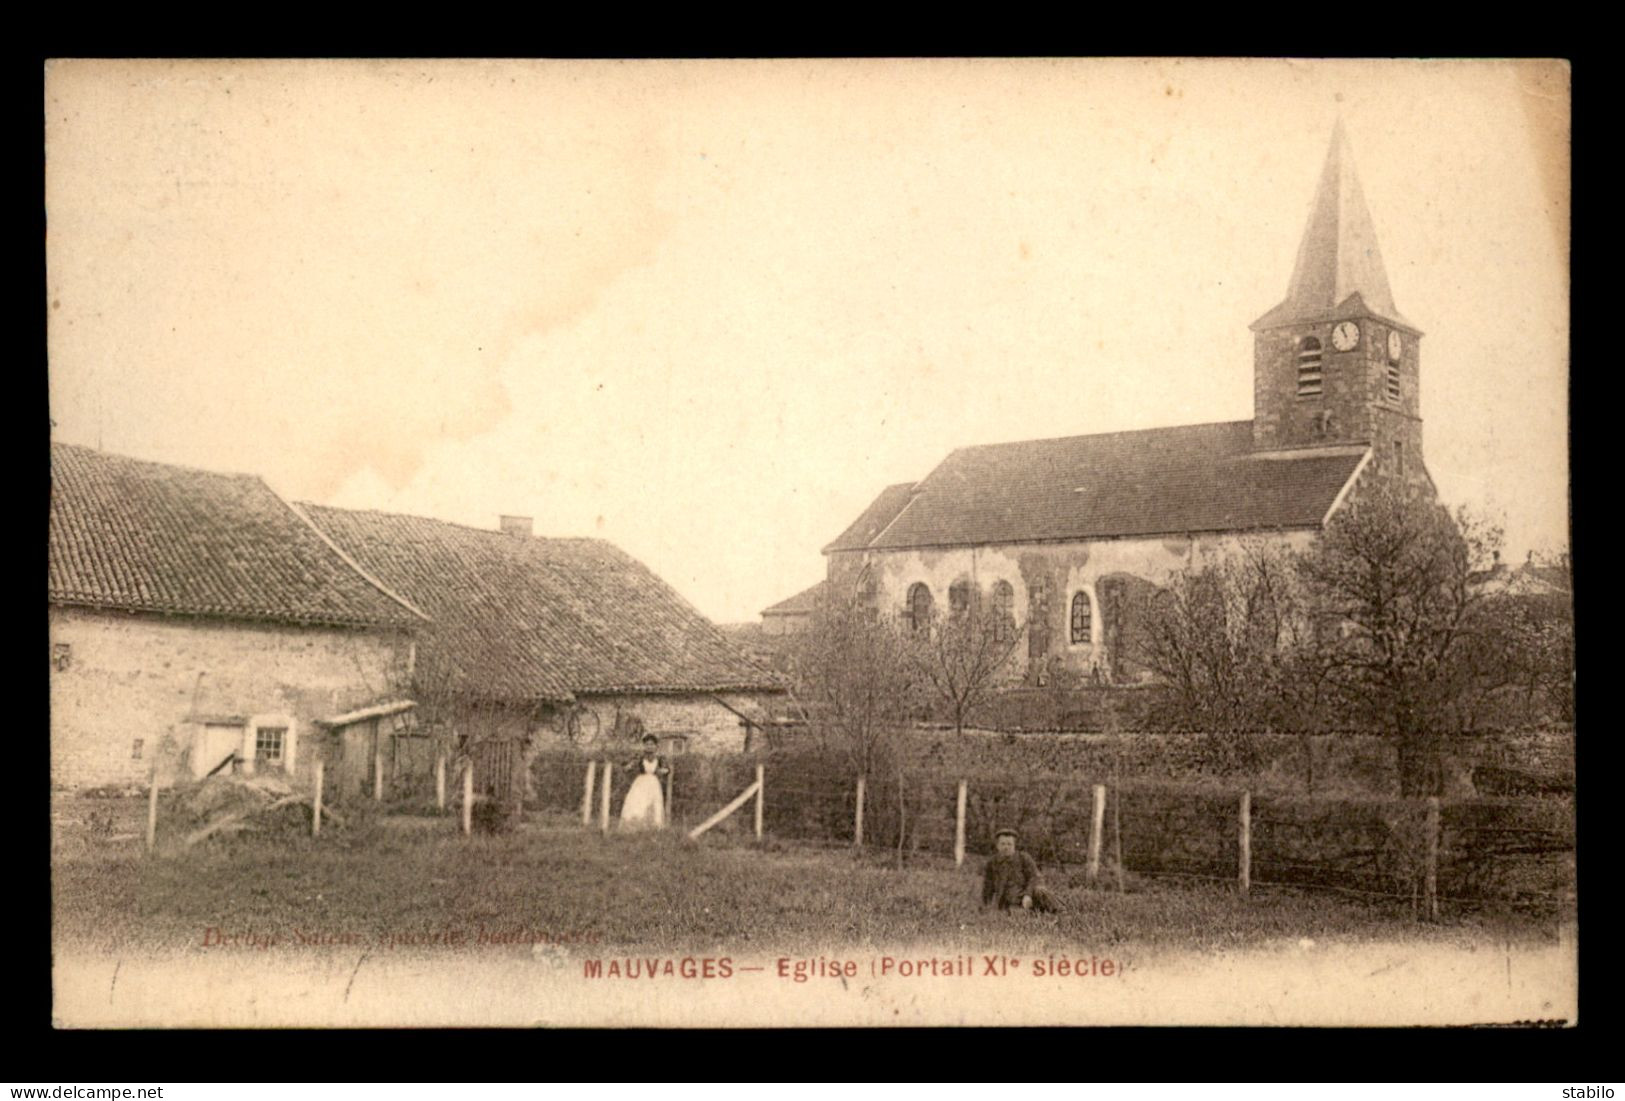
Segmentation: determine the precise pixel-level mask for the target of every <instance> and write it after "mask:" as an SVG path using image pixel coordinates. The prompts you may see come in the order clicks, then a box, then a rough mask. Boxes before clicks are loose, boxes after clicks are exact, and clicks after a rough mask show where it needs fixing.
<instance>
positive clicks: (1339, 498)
mask: <svg viewBox="0 0 1625 1101" xmlns="http://www.w3.org/2000/svg"><path fill="white" fill-rule="evenodd" d="M1251 328H1252V331H1253V340H1254V356H1253V418H1252V420H1249V421H1232V422H1223V423H1218V424H1197V425H1188V426H1183V427H1177V428H1153V429H1146V430H1142V431H1133V432H1109V433H1103V434H1098V435H1089V436H1071V437H1064V438H1059V439H1045V440H1025V441H1021V442H1016V443H1000V444H989V445H985V446H977V447H965V448H960V449H959V450H956V451H954V452H952V453H951V454H949V455H948V457H947V458H946V459H944V460H943V461H942V463H941V464H940V465H938V466H937V467H936V469H934V470H932V471H931V473H930V474H928V475H927V476H926V477H925V479H924V480H923V481H920V482H917V483H903V484H899V485H892V486H888V487H886V488H885V489H884V490H882V491H881V492H880V494H879V496H877V497H876V498H875V500H874V502H873V503H872V504H870V505H869V507H868V508H867V509H865V510H864V512H863V513H862V515H860V516H859V517H858V518H857V519H856V520H854V521H853V522H852V524H851V526H849V527H848V528H847V529H846V530H845V531H844V532H842V533H841V534H840V536H838V537H837V538H836V539H835V540H834V541H833V542H832V543H830V544H829V545H828V546H826V547H825V548H824V555H825V558H826V563H827V580H828V582H829V585H830V587H831V590H832V591H834V592H847V593H854V594H856V595H857V596H858V597H859V598H860V599H861V600H863V601H864V602H866V603H867V604H869V605H870V606H871V607H872V608H874V609H875V611H876V613H877V614H881V615H886V614H890V615H893V616H896V617H898V618H899V619H900V620H901V622H902V623H903V624H904V625H905V626H906V627H909V628H913V629H919V628H921V627H923V626H924V624H925V623H926V622H928V620H929V619H930V617H931V616H932V615H933V614H934V612H939V611H940V612H952V611H955V610H958V609H962V608H965V607H968V606H970V603H971V601H972V600H980V601H983V602H986V603H984V604H983V605H982V606H984V607H989V608H991V609H992V611H993V612H994V613H995V614H998V615H1002V616H1008V617H1009V618H1010V619H1011V620H1012V621H1016V622H1024V623H1025V624H1026V640H1025V642H1026V644H1025V645H1024V646H1018V649H1017V654H1016V660H1015V663H1014V668H1013V672H1012V676H1019V677H1021V678H1022V679H1023V680H1024V681H1025V682H1026V683H1028V684H1032V685H1038V684H1043V683H1046V682H1047V679H1048V677H1049V675H1050V674H1051V673H1052V671H1054V670H1056V669H1057V668H1058V667H1059V668H1063V669H1065V670H1067V671H1070V672H1072V673H1076V674H1081V675H1084V676H1088V677H1090V678H1092V679H1094V680H1096V681H1099V682H1102V683H1112V684H1132V683H1136V682H1139V681H1142V680H1145V679H1148V677H1149V675H1150V674H1149V671H1148V670H1146V669H1144V668H1141V667H1139V666H1138V665H1137V663H1136V662H1135V661H1134V660H1133V655H1132V653H1131V652H1130V650H1131V648H1130V647H1129V646H1127V645H1125V643H1124V640H1125V632H1126V630H1127V629H1128V628H1129V625H1128V624H1126V623H1125V614H1126V609H1127V608H1128V607H1129V605H1130V602H1131V599H1132V597H1133V596H1134V595H1135V593H1136V591H1143V590H1144V589H1145V588H1146V587H1148V586H1158V585H1162V584H1165V583H1166V582H1167V581H1168V579H1169V578H1170V577H1172V576H1173V575H1174V574H1175V573H1177V572H1179V571H1181V570H1183V569H1186V568H1189V567H1192V566H1195V565H1197V564H1198V563H1199V562H1200V561H1202V560H1203V559H1204V558H1205V557H1206V556H1208V555H1212V554H1219V555H1222V554H1225V553H1226V552H1227V551H1233V550H1234V549H1235V548H1237V547H1239V546H1240V545H1242V544H1243V543H1244V542H1245V541H1248V540H1259V539H1262V540H1266V541H1269V542H1272V543H1274V544H1276V545H1280V546H1285V547H1289V548H1294V549H1297V548H1302V547H1305V546H1307V545H1308V544H1309V543H1310V542H1311V541H1312V540H1313V538H1314V536H1315V534H1316V533H1317V532H1319V531H1321V530H1322V529H1323V528H1324V526H1325V525H1326V523H1327V522H1328V521H1329V520H1330V519H1331V518H1332V516H1333V515H1334V514H1336V512H1337V511H1338V509H1340V508H1343V507H1345V506H1346V504H1347V502H1348V501H1349V500H1350V498H1351V496H1353V495H1355V494H1357V493H1358V492H1359V491H1360V489H1361V487H1364V486H1372V485H1375V484H1378V483H1386V484H1387V485H1389V486H1394V487H1398V486H1404V487H1407V488H1409V489H1413V490H1417V491H1421V492H1424V493H1427V494H1429V495H1431V494H1432V493H1433V492H1434V490H1433V483H1432V480H1431V478H1430V477H1429V475H1428V473H1427V468H1426V466H1425V464H1424V462H1423V458H1422V417H1421V407H1420V394H1419V390H1418V379H1419V369H1420V341H1421V337H1422V333H1421V331H1420V330H1419V329H1417V328H1416V327H1415V326H1414V325H1412V324H1411V322H1410V321H1408V320H1406V318H1405V317H1404V316H1402V315H1401V314H1400V312H1399V310H1398V309H1397V308H1396V307H1395V305H1394V300H1393V296H1392V294H1391V293H1390V291H1389V287H1388V276H1387V273H1386V271H1385V270H1384V267H1383V262H1382V254H1381V252H1380V250H1379V249H1378V247H1377V236H1376V232H1375V229H1374V227H1373V224H1372V220H1371V215H1370V212H1369V211H1368V210H1367V208H1366V204H1365V199H1364V197H1363V195H1362V194H1361V191H1360V184H1359V180H1358V178H1357V176H1356V174H1355V169H1354V161H1353V158H1352V156H1351V154H1350V151H1349V146H1348V141H1347V138H1346V136H1345V134H1344V132H1343V128H1342V124H1341V123H1339V124H1338V125H1337V126H1336V128H1335V129H1334V130H1333V133H1332V140H1331V147H1330V149H1329V151H1328V152H1327V155H1326V161H1325V166H1324V168H1323V170H1322V172H1321V175H1320V180H1319V183H1318V186H1317V190H1316V193H1315V196H1314V200H1313V203H1312V204H1311V208H1310V214H1309V221H1308V224H1307V226H1306V227H1305V228H1304V232H1303V238H1302V242H1301V244H1300V245H1299V247H1298V255H1297V262H1296V264H1295V266H1294V267H1293V270H1292V278H1291V281H1290V282H1289V284H1288V286H1287V293H1286V297H1285V299H1283V300H1282V301H1281V302H1280V304H1279V305H1277V306H1275V307H1274V308H1273V309H1271V310H1269V311H1268V312H1267V313H1265V314H1264V315H1263V316H1262V317H1260V318H1259V319H1258V320H1257V321H1254V322H1253V323H1252V326H1251Z"/></svg>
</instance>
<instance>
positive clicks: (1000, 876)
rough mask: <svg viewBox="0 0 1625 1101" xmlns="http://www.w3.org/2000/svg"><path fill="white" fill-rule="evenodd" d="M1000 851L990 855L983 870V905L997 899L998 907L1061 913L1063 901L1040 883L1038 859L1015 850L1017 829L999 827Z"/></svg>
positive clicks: (997, 844) (997, 842)
mask: <svg viewBox="0 0 1625 1101" xmlns="http://www.w3.org/2000/svg"><path fill="white" fill-rule="evenodd" d="M993 844H994V847H995V848H996V849H997V850H998V851H996V852H995V853H994V854H993V855H992V856H991V857H989V858H988V862H987V870H986V871H984V872H983V873H982V905H983V906H986V905H987V904H988V903H990V902H997V903H998V906H999V909H1001V910H1008V909H1010V908H1012V907H1015V906H1019V907H1021V908H1022V909H1023V910H1037V911H1038V912H1039V913H1041V914H1045V913H1049V914H1058V913H1060V912H1061V904H1060V903H1059V902H1058V901H1056V898H1055V896H1054V895H1052V894H1051V893H1050V892H1049V890H1048V889H1047V888H1045V887H1044V886H1043V885H1041V884H1040V883H1039V882H1038V862H1037V861H1036V860H1034V859H1033V858H1032V857H1030V856H1028V855H1027V854H1026V853H1024V852H1017V851H1016V831H1015V830H1000V831H999V832H998V833H996V834H994V835H993Z"/></svg>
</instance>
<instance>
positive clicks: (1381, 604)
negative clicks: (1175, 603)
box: [1299, 487, 1506, 795]
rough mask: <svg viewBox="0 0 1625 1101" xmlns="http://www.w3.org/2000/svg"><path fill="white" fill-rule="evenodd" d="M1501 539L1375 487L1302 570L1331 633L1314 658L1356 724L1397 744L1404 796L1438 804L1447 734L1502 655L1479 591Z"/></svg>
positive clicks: (1464, 519) (1333, 527)
mask: <svg viewBox="0 0 1625 1101" xmlns="http://www.w3.org/2000/svg"><path fill="white" fill-rule="evenodd" d="M1499 542H1500V532H1499V531H1497V530H1495V529H1494V528H1492V527H1490V526H1489V525H1487V524H1485V523H1483V522H1481V521H1479V520H1476V519H1474V518H1472V517H1470V516H1468V515H1467V514H1465V513H1462V514H1460V515H1458V516H1455V517H1452V516H1451V515H1450V513H1449V512H1447V511H1446V510H1445V509H1444V508H1442V507H1441V506H1440V505H1438V504H1437V503H1436V502H1434V501H1432V500H1430V499H1426V498H1419V497H1413V496H1405V495H1401V494H1400V493H1398V492H1394V491H1388V490H1384V489H1383V488H1381V487H1377V488H1374V489H1372V490H1370V491H1368V492H1366V493H1365V494H1363V495H1361V496H1359V497H1357V498H1356V499H1355V500H1354V501H1353V502H1352V503H1351V504H1350V506H1349V507H1347V508H1345V509H1343V510H1342V511H1340V512H1339V513H1338V514H1337V515H1336V516H1334V517H1333V518H1332V521H1331V523H1330V524H1329V525H1327V528H1326V530H1325V531H1324V532H1323V533H1322V534H1321V535H1320V536H1319V537H1318V538H1317V539H1316V541H1315V544H1314V546H1313V547H1312V548H1311V549H1310V550H1309V552H1307V553H1306V554H1305V555H1304V556H1303V558H1302V559H1301V561H1300V568H1299V575H1300V577H1301V578H1302V579H1303V581H1304V583H1305V585H1306V586H1307V588H1308V591H1309V593H1310V599H1311V602H1312V606H1313V608H1314V611H1315V612H1316V614H1317V616H1318V617H1319V619H1320V620H1321V622H1323V623H1334V624H1335V629H1334V630H1325V631H1322V632H1321V637H1320V638H1319V639H1318V644H1317V646H1316V647H1315V650H1314V655H1313V657H1314V661H1315V665H1316V667H1317V671H1318V673H1319V675H1321V676H1323V677H1324V679H1325V681H1326V683H1327V684H1328V685H1329V686H1330V687H1331V688H1332V690H1333V691H1334V692H1335V693H1336V694H1337V696H1338V697H1339V702H1340V703H1341V704H1342V705H1343V707H1344V708H1345V710H1346V712H1347V713H1348V714H1349V715H1350V717H1351V718H1352V719H1353V720H1354V721H1356V722H1358V723H1360V725H1363V726H1366V727H1368V728H1375V729H1379V730H1383V731H1385V732H1387V733H1389V734H1390V735H1392V736H1393V737H1394V738H1395V740H1396V743H1397V747H1398V752H1399V779H1400V790H1401V791H1402V792H1403V793H1404V794H1406V795H1433V794H1439V793H1440V791H1441V788H1442V785H1443V776H1442V770H1441V768H1440V752H1439V749H1440V741H1439V734H1440V733H1441V732H1442V731H1443V730H1445V729H1448V728H1450V727H1452V726H1453V725H1455V723H1456V721H1457V720H1458V716H1459V713H1460V705H1461V702H1462V700H1463V698H1464V697H1465V696H1466V695H1468V694H1470V693H1473V692H1477V691H1481V690H1482V687H1483V686H1482V677H1481V676H1480V674H1481V673H1482V671H1483V670H1484V668H1485V663H1486V660H1487V657H1486V655H1490V654H1496V653H1501V654H1505V653H1506V649H1505V646H1506V640H1505V639H1504V638H1501V637H1498V636H1499V632H1497V630H1496V627H1495V625H1494V623H1493V621H1492V619H1491V617H1489V616H1487V615H1486V614H1485V601H1484V598H1483V594H1482V593H1481V592H1480V591H1479V590H1478V589H1477V587H1476V586H1475V585H1474V584H1473V570H1474V567H1475V565H1478V564H1482V563H1483V562H1484V561H1486V560H1487V559H1488V558H1489V556H1490V554H1491V552H1492V551H1494V550H1495V549H1496V548H1497V547H1498V546H1499Z"/></svg>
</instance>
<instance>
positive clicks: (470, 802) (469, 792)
mask: <svg viewBox="0 0 1625 1101" xmlns="http://www.w3.org/2000/svg"><path fill="white" fill-rule="evenodd" d="M473 832H474V758H472V757H470V758H469V759H468V765H467V766H466V767H465V768H464V769H463V833H464V834H465V835H466V834H471V833H473Z"/></svg>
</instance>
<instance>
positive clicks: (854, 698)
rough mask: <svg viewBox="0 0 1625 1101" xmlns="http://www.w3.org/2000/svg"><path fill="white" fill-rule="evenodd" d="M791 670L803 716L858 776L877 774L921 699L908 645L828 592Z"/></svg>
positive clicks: (845, 598) (795, 649)
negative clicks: (831, 738)
mask: <svg viewBox="0 0 1625 1101" xmlns="http://www.w3.org/2000/svg"><path fill="white" fill-rule="evenodd" d="M790 664H791V668H792V688H791V696H792V698H793V699H794V701H795V702H796V704H797V705H798V706H799V708H800V709H801V711H802V713H803V714H804V715H806V716H807V717H808V718H810V719H812V720H813V721H814V722H815V723H816V724H817V726H818V727H819V728H820V729H821V730H824V731H827V732H829V733H833V734H834V735H835V736H836V737H837V738H838V740H839V741H840V742H841V744H842V746H843V748H844V751H845V752H846V753H847V755H848V756H849V758H850V760H851V763H852V766H853V767H854V768H855V769H856V770H857V772H858V774H859V775H860V776H866V775H870V774H871V773H873V772H874V771H875V769H876V768H877V766H878V765H879V764H881V757H882V755H883V754H882V751H883V749H884V748H885V747H886V745H887V743H888V742H889V740H890V739H891V738H892V737H893V735H894V734H895V732H896V731H897V729H898V727H899V726H900V725H901V724H902V723H903V722H904V721H905V720H906V718H907V715H908V712H909V708H910V706H911V704H912V703H913V702H914V700H915V699H916V698H917V696H918V692H917V688H916V681H915V669H914V666H913V663H912V662H911V661H910V647H909V643H908V640H906V639H905V638H904V637H903V635H902V633H901V632H900V631H899V630H898V628H897V627H896V626H894V625H893V624H890V623H887V622H883V621H882V620H880V619H879V618H878V617H877V616H875V615H874V614H873V611H872V609H871V608H870V607H869V606H868V605H867V604H865V603H864V602H862V601H860V600H858V599H855V598H854V597H852V596H850V595H847V594H843V593H840V592H838V591H835V592H829V593H827V594H826V595H825V596H823V597H822V598H820V600H819V602H818V604H817V606H816V607H815V609H814V611H813V615H812V619H811V621H810V623H809V624H808V626H807V628H806V629H805V630H803V631H802V632H801V633H800V634H799V635H798V636H797V637H796V640H795V642H794V644H793V645H792V647H791V650H790Z"/></svg>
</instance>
